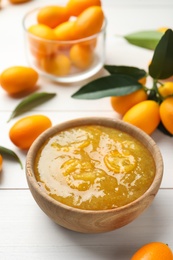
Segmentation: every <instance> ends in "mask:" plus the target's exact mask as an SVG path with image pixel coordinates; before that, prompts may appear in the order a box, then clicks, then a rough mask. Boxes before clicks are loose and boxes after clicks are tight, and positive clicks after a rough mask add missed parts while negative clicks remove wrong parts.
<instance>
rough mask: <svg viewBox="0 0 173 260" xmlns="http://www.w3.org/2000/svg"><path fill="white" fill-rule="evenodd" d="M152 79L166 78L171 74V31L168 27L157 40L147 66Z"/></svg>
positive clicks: (172, 38)
mask: <svg viewBox="0 0 173 260" xmlns="http://www.w3.org/2000/svg"><path fill="white" fill-rule="evenodd" d="M149 74H150V76H151V77H152V78H154V79H166V78H169V77H170V76H172V75H173V31H172V30H171V29H168V30H167V31H166V32H165V34H164V35H163V37H162V38H161V40H160V41H159V43H158V45H157V47H156V49H155V51H154V55H153V59H152V61H151V64H150V66H149Z"/></svg>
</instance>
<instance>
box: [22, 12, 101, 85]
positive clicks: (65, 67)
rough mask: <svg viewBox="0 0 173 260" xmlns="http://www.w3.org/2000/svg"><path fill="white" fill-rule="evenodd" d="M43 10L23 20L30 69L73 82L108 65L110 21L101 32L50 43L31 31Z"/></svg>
mask: <svg viewBox="0 0 173 260" xmlns="http://www.w3.org/2000/svg"><path fill="white" fill-rule="evenodd" d="M39 9H40V8H37V9H34V10H32V11H30V12H28V13H27V14H26V15H25V16H24V18H23V28H24V34H25V46H26V56H27V60H28V63H29V65H30V66H32V67H33V68H34V69H36V70H37V72H38V73H39V74H40V75H42V76H46V77H47V78H49V79H51V80H53V81H57V82H62V83H72V82H77V81H80V80H84V79H87V78H89V77H91V76H93V75H94V74H96V73H97V72H98V71H99V70H100V69H101V68H102V67H103V65H104V62H105V38H106V19H105V20H104V23H103V26H102V29H101V31H100V32H99V33H97V34H94V35H92V36H90V37H87V38H82V39H79V40H70V41H59V40H47V39H43V38H40V37H37V36H35V35H34V34H32V33H30V32H28V28H29V27H30V26H32V25H35V24H37V14H38V12H39Z"/></svg>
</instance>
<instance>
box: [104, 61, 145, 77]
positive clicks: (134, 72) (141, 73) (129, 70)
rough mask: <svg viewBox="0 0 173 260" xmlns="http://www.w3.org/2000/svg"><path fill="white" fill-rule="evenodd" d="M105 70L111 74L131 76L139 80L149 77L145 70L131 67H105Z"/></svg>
mask: <svg viewBox="0 0 173 260" xmlns="http://www.w3.org/2000/svg"><path fill="white" fill-rule="evenodd" d="M104 68H105V69H106V70H107V71H108V72H109V73H110V74H125V75H129V76H131V77H133V78H135V79H137V80H139V79H141V78H144V77H146V76H147V73H146V71H145V70H143V69H139V68H136V67H130V66H116V65H104Z"/></svg>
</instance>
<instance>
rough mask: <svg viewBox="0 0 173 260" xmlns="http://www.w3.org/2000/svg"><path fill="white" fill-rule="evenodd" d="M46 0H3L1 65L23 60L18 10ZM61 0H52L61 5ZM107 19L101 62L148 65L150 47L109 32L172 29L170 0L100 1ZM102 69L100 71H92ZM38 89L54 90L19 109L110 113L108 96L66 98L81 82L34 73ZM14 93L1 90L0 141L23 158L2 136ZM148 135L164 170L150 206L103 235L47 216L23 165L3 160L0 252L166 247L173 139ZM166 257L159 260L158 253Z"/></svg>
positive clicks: (103, 254) (65, 253)
mask: <svg viewBox="0 0 173 260" xmlns="http://www.w3.org/2000/svg"><path fill="white" fill-rule="evenodd" d="M50 2H51V3H53V1H48V0H47V1H46V0H33V1H31V2H28V3H26V4H22V5H17V6H13V5H10V4H9V3H8V2H7V0H2V6H3V9H2V10H1V11H0V71H2V70H4V69H5V68H7V67H10V66H13V65H27V61H26V57H25V48H24V36H23V30H22V25H21V21H22V18H23V16H24V14H25V13H26V12H27V11H29V10H31V9H33V8H35V7H38V6H40V5H44V4H45V5H47V4H49V3H50ZM65 2H66V1H65V0H64V1H63V0H57V1H54V3H57V4H65ZM102 3H103V8H104V11H105V14H106V16H107V19H108V27H107V42H106V63H107V64H115V65H129V66H136V67H140V68H144V69H147V65H148V62H149V61H150V60H151V57H152V54H153V53H152V51H148V50H145V49H142V48H138V47H135V46H132V45H130V44H128V43H127V42H125V41H124V40H123V39H122V38H117V37H115V35H116V34H126V33H131V32H134V31H137V30H144V29H156V28H158V27H163V26H166V27H170V28H173V18H172V10H173V2H172V0H165V1H161V0H160V1H158V0H157V1H156V0H145V1H138V0H121V1H118V0H102ZM99 75H102V72H100V73H99V74H98V75H97V76H99ZM39 85H40V91H50V92H51V91H52V92H57V94H58V95H57V97H56V98H54V99H53V100H51V101H49V102H48V103H46V104H44V105H42V106H39V107H37V109H35V110H32V111H30V112H28V113H26V114H25V115H30V114H36V113H43V114H45V115H48V116H49V117H50V118H51V120H52V122H53V124H58V123H61V122H63V121H66V120H68V119H72V118H77V117H85V116H106V117H116V116H117V115H116V113H115V112H114V111H113V110H112V108H111V106H110V100H109V98H103V99H100V100H92V101H87V100H75V99H72V98H71V94H72V93H74V92H75V91H77V90H78V89H79V87H80V86H82V83H77V84H73V85H71V86H68V87H67V86H63V85H60V84H57V83H53V82H50V81H48V80H47V81H46V80H45V79H43V78H40V79H39ZM19 101H20V100H19V99H12V98H10V97H9V96H8V95H7V94H6V93H5V91H3V90H2V89H0V133H1V134H0V145H2V146H5V147H8V148H10V149H12V150H14V151H15V152H16V153H17V154H18V155H19V156H20V158H21V159H22V162H23V164H25V157H26V153H24V152H22V151H20V150H19V149H18V148H17V147H15V146H14V145H13V144H12V143H11V142H10V140H9V137H8V131H9V129H10V127H11V126H12V124H14V122H15V120H16V119H13V120H12V121H11V122H9V123H6V121H7V119H8V118H9V116H10V114H11V111H12V110H13V109H14V107H15V106H16V105H17V104H18V102H19ZM152 138H153V139H154V140H155V141H156V143H157V144H158V146H159V147H160V150H161V152H162V155H163V160H164V165H165V169H164V177H163V181H162V184H161V188H160V190H159V192H158V194H157V196H156V198H155V200H154V202H153V203H152V205H151V206H150V208H148V209H147V210H146V211H145V212H144V213H143V214H142V215H141V216H140V217H138V219H136V220H135V221H134V222H132V223H131V224H129V225H127V226H125V227H123V228H121V229H118V230H115V231H112V232H109V233H103V234H80V233H76V232H72V231H69V230H66V229H64V228H62V227H60V226H58V225H56V224H55V223H53V222H52V221H51V220H50V219H49V218H48V217H47V216H46V215H45V214H44V213H43V212H42V211H41V210H40V208H39V207H38V206H37V204H36V203H35V201H34V199H33V197H32V195H31V193H30V191H29V189H28V186H27V182H26V178H25V170H21V169H20V166H19V165H18V164H17V163H15V162H12V161H10V160H5V161H4V167H3V171H2V172H1V174H0V259H1V260H14V259H15V260H23V259H25V260H30V259H32V260H37V259H42V260H45V259H49V260H54V259H60V260H64V259H83V260H85V259H86V260H88V259H90V260H115V259H116V260H128V259H130V257H131V256H132V254H133V253H134V252H135V251H136V250H137V249H138V248H139V247H140V246H142V245H143V244H145V243H148V242H151V241H162V242H165V243H167V244H169V246H170V247H171V248H172V249H173V235H172V234H173V207H172V201H173V171H172V166H173V138H170V137H168V136H165V135H163V134H162V133H160V132H159V131H155V133H154V134H153V135H152ZM165 260H166V259H165Z"/></svg>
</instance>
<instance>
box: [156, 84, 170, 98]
mask: <svg viewBox="0 0 173 260" xmlns="http://www.w3.org/2000/svg"><path fill="white" fill-rule="evenodd" d="M158 91H159V93H160V95H161V96H162V97H163V98H166V97H168V96H171V95H173V82H165V83H164V84H163V85H162V86H160V87H159V88H158Z"/></svg>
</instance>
